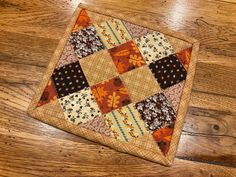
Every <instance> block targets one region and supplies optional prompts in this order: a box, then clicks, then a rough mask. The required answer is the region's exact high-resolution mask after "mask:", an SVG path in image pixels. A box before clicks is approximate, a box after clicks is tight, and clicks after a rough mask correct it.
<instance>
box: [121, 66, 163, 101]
mask: <svg viewBox="0 0 236 177" xmlns="http://www.w3.org/2000/svg"><path fill="white" fill-rule="evenodd" d="M120 77H121V80H122V81H123V83H124V85H125V87H126V88H127V89H128V94H129V96H130V98H131V101H132V102H138V101H141V100H143V99H145V98H147V97H148V96H151V95H153V94H156V93H158V92H159V91H160V86H159V84H158V83H157V81H156V80H155V78H154V76H153V75H152V73H151V71H150V69H149V68H148V67H147V66H143V67H140V68H137V69H135V70H132V71H130V72H127V73H125V74H122V75H121V76H120Z"/></svg>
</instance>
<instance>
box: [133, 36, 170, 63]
mask: <svg viewBox="0 0 236 177" xmlns="http://www.w3.org/2000/svg"><path fill="white" fill-rule="evenodd" d="M135 42H136V43H137V46H138V48H139V50H140V52H141V53H142V55H143V57H144V59H145V60H146V62H147V64H150V63H152V62H155V61H157V60H159V59H161V58H164V57H167V56H168V55H171V54H173V53H174V50H173V48H172V46H171V45H170V43H169V42H168V40H167V39H166V38H165V36H164V34H162V33H159V32H152V33H151V34H148V35H146V36H141V37H139V38H137V39H135Z"/></svg>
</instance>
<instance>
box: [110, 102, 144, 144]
mask: <svg viewBox="0 0 236 177" xmlns="http://www.w3.org/2000/svg"><path fill="white" fill-rule="evenodd" d="M105 118H106V124H107V125H108V126H109V127H110V129H111V137H113V138H115V139H117V140H121V141H130V140H131V139H132V138H137V137H139V136H142V135H144V134H147V133H148V132H147V130H146V128H145V125H144V122H143V121H142V119H141V116H140V114H139V113H138V111H137V110H136V109H135V108H134V105H133V104H129V105H127V106H124V107H121V108H118V109H116V110H115V111H112V112H110V113H108V114H105Z"/></svg>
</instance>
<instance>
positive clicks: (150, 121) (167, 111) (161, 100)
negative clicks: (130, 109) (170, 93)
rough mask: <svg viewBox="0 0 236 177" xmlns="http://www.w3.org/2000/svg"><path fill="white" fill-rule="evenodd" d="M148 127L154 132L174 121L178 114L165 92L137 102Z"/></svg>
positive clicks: (137, 107)
mask: <svg viewBox="0 0 236 177" xmlns="http://www.w3.org/2000/svg"><path fill="white" fill-rule="evenodd" d="M136 109H137V110H138V112H139V113H140V114H141V116H142V119H143V120H144V122H145V124H146V126H147V128H148V129H149V130H150V131H151V132H152V131H155V130H158V129H160V128H162V127H165V126H167V125H170V124H172V123H174V121H175V118H176V115H175V112H174V110H173V108H172V107H171V105H170V104H169V102H168V100H167V99H166V97H165V95H164V94H163V93H158V94H155V95H153V96H151V97H149V98H147V99H145V100H143V101H141V102H139V103H137V104H136Z"/></svg>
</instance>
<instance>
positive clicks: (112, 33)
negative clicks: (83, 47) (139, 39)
mask: <svg viewBox="0 0 236 177" xmlns="http://www.w3.org/2000/svg"><path fill="white" fill-rule="evenodd" d="M95 27H96V29H97V31H98V34H99V36H101V39H102V41H103V43H104V45H105V46H106V48H107V49H110V48H113V47H115V46H118V45H119V44H123V43H125V42H127V41H129V40H130V39H131V36H130V34H129V32H128V30H127V29H126V27H125V26H124V25H123V22H122V21H121V20H118V19H111V20H109V21H105V22H102V23H100V24H97V25H95Z"/></svg>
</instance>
